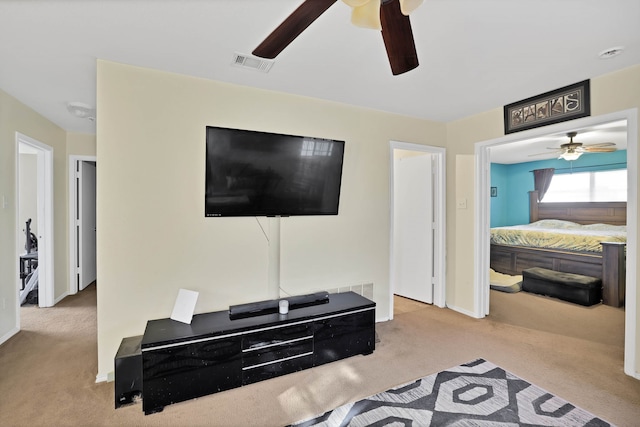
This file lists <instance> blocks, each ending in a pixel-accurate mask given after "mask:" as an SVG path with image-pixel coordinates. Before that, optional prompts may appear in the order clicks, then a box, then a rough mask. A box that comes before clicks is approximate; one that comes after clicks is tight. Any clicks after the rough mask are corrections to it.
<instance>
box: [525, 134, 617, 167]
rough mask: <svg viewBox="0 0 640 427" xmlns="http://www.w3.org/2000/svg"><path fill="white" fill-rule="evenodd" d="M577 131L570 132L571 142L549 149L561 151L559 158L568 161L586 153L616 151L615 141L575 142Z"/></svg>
mask: <svg viewBox="0 0 640 427" xmlns="http://www.w3.org/2000/svg"><path fill="white" fill-rule="evenodd" d="M577 134H578V133H577V132H568V133H567V136H568V137H569V142H567V143H566V144H562V145H560V148H553V147H549V150H555V151H556V152H558V153H560V155H559V156H558V158H559V159H564V160H568V161H573V160H577V159H578V158H579V157H580V156H581V155H582V154H584V153H611V152H613V151H616V144H614V143H613V142H601V143H599V144H589V145H584V144H583V143H581V142H573V138H575V136H576V135H577ZM543 154H548V152H547V153H539V154H532V156H539V155H543Z"/></svg>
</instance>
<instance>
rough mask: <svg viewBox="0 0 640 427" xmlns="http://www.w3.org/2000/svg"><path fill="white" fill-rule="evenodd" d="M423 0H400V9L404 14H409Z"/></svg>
mask: <svg viewBox="0 0 640 427" xmlns="http://www.w3.org/2000/svg"><path fill="white" fill-rule="evenodd" d="M422 2H423V0H400V11H401V12H402V14H403V15H404V16H409V14H410V13H411V12H413V11H414V10H416V9H417V8H418V7H420V5H421V4H422Z"/></svg>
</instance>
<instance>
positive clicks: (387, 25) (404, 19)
mask: <svg viewBox="0 0 640 427" xmlns="http://www.w3.org/2000/svg"><path fill="white" fill-rule="evenodd" d="M380 21H381V23H382V39H383V40H384V46H385V48H386V49H387V56H388V57H389V64H390V65H391V72H392V73H393V75H394V76H397V75H398V74H402V73H406V72H407V71H410V70H413V69H414V68H416V67H417V66H418V54H417V53H416V45H415V42H414V40H413V31H412V30H411V21H409V17H408V16H405V15H403V14H402V12H401V10H400V2H399V1H398V0H391V1H387V2H385V1H383V2H382V5H381V6H380Z"/></svg>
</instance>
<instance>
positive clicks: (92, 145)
mask: <svg viewBox="0 0 640 427" xmlns="http://www.w3.org/2000/svg"><path fill="white" fill-rule="evenodd" d="M67 154H68V155H75V156H95V155H96V136H95V135H92V134H87V133H76V132H69V133H68V134H67ZM67 160H68V159H67Z"/></svg>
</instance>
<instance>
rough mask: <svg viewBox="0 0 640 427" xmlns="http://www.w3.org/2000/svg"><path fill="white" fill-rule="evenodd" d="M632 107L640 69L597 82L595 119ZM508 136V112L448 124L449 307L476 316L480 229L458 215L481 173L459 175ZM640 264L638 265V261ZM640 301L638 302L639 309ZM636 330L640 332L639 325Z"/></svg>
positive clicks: (637, 102)
mask: <svg viewBox="0 0 640 427" xmlns="http://www.w3.org/2000/svg"><path fill="white" fill-rule="evenodd" d="M630 108H640V66H635V67H631V68H627V69H625V70H622V71H619V72H616V73H611V74H608V75H605V76H601V77H595V78H593V79H591V115H592V116H599V115H603V114H607V113H613V112H617V111H622V110H627V109H630ZM639 122H640V120H639ZM503 136H504V131H503V117H502V108H496V109H494V110H491V111H487V112H485V113H482V114H478V115H475V116H472V117H468V118H465V119H462V120H458V121H455V122H451V123H448V124H447V158H448V162H447V194H456V197H449V198H448V200H447V212H448V215H447V254H448V256H447V305H448V306H450V307H455V308H456V309H459V311H462V312H469V313H473V311H474V299H473V292H474V289H473V281H472V280H470V279H472V276H470V275H472V274H473V270H472V268H473V263H472V260H473V259H474V252H473V251H474V247H473V245H470V244H469V240H468V238H469V237H468V235H469V234H468V233H470V232H471V233H472V232H473V230H474V223H473V221H474V216H473V215H466V214H462V213H460V212H459V211H458V210H456V199H457V196H462V195H463V194H468V192H467V189H468V188H473V185H474V179H475V174H472V173H470V171H467V170H464V171H460V170H459V167H458V162H459V161H460V158H459V156H460V155H472V154H474V150H475V143H477V142H482V141H487V140H491V139H496V138H500V137H503ZM463 164H465V168H466V167H467V166H468V165H467V163H466V162H463ZM462 181H466V182H462ZM636 189H640V185H639V183H636ZM637 196H638V195H637V194H636V198H637ZM454 212H455V214H453V213H454ZM636 241H638V236H636ZM637 255H638V254H636V256H637ZM635 261H636V265H638V259H636V260H635ZM627 286H637V280H635V279H634V280H632V281H631V283H628V284H627ZM637 296H638V298H640V293H638V294H637ZM638 302H640V300H639V301H636V307H638ZM636 331H640V323H639V322H638V321H637V320H636ZM636 335H637V333H636ZM636 345H637V347H638V349H637V350H636V363H635V366H636V371H637V367H638V366H640V339H637V338H636Z"/></svg>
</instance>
